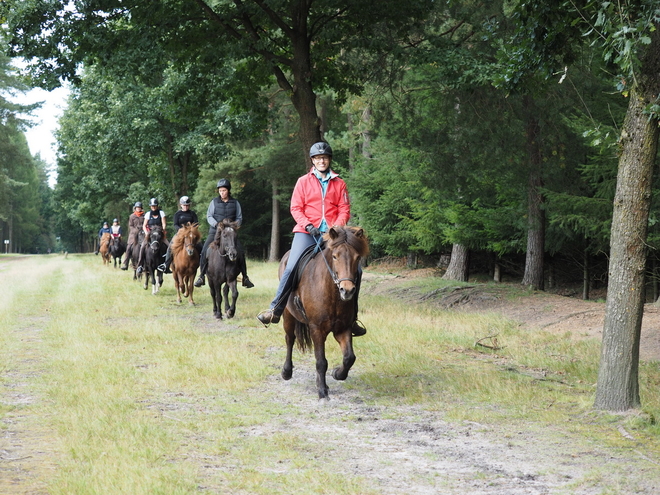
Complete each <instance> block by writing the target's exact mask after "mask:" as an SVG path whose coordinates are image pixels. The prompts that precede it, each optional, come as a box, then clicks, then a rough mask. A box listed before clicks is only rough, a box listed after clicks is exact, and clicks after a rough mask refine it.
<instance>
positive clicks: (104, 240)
mask: <svg viewBox="0 0 660 495" xmlns="http://www.w3.org/2000/svg"><path fill="white" fill-rule="evenodd" d="M111 242H112V235H110V234H109V233H108V232H106V233H104V234H103V235H102V236H101V240H100V241H99V253H100V254H101V259H102V260H103V265H108V264H110V261H111V260H112V254H111V253H110V243H111Z"/></svg>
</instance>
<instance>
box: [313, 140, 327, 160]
mask: <svg viewBox="0 0 660 495" xmlns="http://www.w3.org/2000/svg"><path fill="white" fill-rule="evenodd" d="M317 155H328V156H330V157H332V148H331V147H330V145H329V144H328V143H324V142H320V143H314V144H313V145H312V147H311V148H310V149H309V157H310V158H312V157H314V156H317Z"/></svg>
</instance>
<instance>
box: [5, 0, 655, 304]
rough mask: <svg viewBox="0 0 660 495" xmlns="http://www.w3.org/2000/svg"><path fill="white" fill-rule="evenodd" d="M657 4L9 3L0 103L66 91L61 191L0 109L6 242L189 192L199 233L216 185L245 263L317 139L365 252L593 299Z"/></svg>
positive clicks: (9, 108) (282, 225)
mask: <svg viewBox="0 0 660 495" xmlns="http://www.w3.org/2000/svg"><path fill="white" fill-rule="evenodd" d="M655 3H656V2H623V4H621V3H619V4H618V6H612V5H611V4H610V3H609V2H563V1H550V2H547V1H546V2H524V1H494V2H476V1H431V0H418V1H415V2H402V1H400V0H388V1H381V2H373V1H370V0H358V1H353V0H351V1H336V0H333V1H331V0H323V1H315V2H311V1H273V2H263V1H259V0H255V1H246V2H239V1H208V2H203V1H202V0H195V1H192V0H167V1H161V2H141V1H133V0H129V1H119V0H113V1H104V2H99V1H78V2H71V3H68V2H59V1H53V0H51V1H37V0H21V1H12V0H9V1H4V2H2V3H1V4H0V15H1V16H2V26H3V35H2V39H1V43H2V47H3V50H4V52H5V54H6V55H5V56H3V57H2V59H1V60H0V95H7V94H10V93H12V92H15V91H17V90H25V89H27V88H28V87H30V86H34V85H38V86H41V87H44V88H47V89H48V88H53V87H56V86H57V85H59V84H61V83H62V82H63V81H68V82H70V83H71V84H72V95H71V97H70V100H69V103H68V108H67V110H66V111H65V113H64V115H63V117H62V118H61V121H60V129H59V132H58V135H57V139H58V149H59V152H58V161H57V184H56V185H55V187H54V189H50V188H49V187H48V185H47V175H46V172H45V170H44V168H45V165H44V163H43V162H42V161H41V160H40V158H39V157H33V156H30V153H29V151H28V148H27V145H26V143H25V139H24V137H23V135H22V132H23V131H24V130H25V128H26V127H25V126H26V125H27V124H26V122H25V121H24V120H22V119H21V118H19V117H18V116H20V115H21V112H25V111H26V110H29V109H26V108H24V107H19V106H17V105H12V104H10V103H9V102H8V100H7V99H6V98H4V96H1V97H0V112H1V113H0V123H1V126H0V150H1V152H0V229H1V231H2V237H3V239H9V240H10V244H9V246H7V247H8V250H9V251H10V252H22V253H35V252H41V253H43V252H46V251H47V249H48V248H51V249H53V250H56V251H61V250H66V251H69V252H89V251H91V250H92V249H93V247H94V242H95V240H96V235H97V232H98V229H99V228H100V227H101V224H102V222H103V221H106V220H108V221H111V220H112V219H113V218H115V217H117V218H119V219H120V221H121V222H122V224H123V225H124V226H125V225H126V220H127V218H128V216H129V215H130V213H131V211H132V205H133V203H134V202H135V201H142V202H143V203H146V202H147V201H148V200H149V198H150V197H157V198H159V199H160V201H161V205H163V208H164V209H165V211H166V212H167V213H168V214H169V217H170V218H171V217H172V214H173V213H174V211H175V210H176V208H177V207H178V205H177V203H178V198H179V197H180V196H182V195H189V196H191V197H192V198H193V200H194V206H193V209H194V210H196V211H197V212H198V214H199V216H200V219H203V217H204V213H205V210H206V207H207V205H208V202H209V201H210V199H212V197H213V196H214V195H215V194H216V190H215V183H216V182H217V180H218V179H219V178H221V177H226V178H229V179H230V180H231V181H232V184H233V190H232V193H233V195H234V196H235V197H236V198H237V199H239V201H240V202H241V204H242V205H243V209H244V218H245V222H244V226H243V228H242V230H241V239H242V242H243V244H244V246H245V247H246V249H247V251H248V256H249V257H251V258H253V259H270V260H275V259H278V258H279V256H280V255H281V254H282V253H283V251H284V250H286V249H287V246H288V245H289V242H290V234H289V233H290V231H291V227H292V219H291V217H290V215H289V213H288V199H289V197H290V193H291V190H292V188H293V185H294V183H295V180H296V178H297V177H298V176H299V175H301V174H303V173H304V172H305V171H306V170H307V169H308V167H309V161H308V160H307V159H306V154H305V150H306V149H308V148H309V144H310V143H311V142H314V141H316V140H318V139H324V140H327V141H328V142H330V143H331V145H332V147H333V149H334V151H335V156H334V163H333V167H334V169H335V170H336V171H338V172H339V173H340V174H341V175H342V176H343V177H344V178H345V180H346V181H347V183H348V185H349V190H350V192H351V197H352V203H353V220H352V222H353V223H354V224H359V225H361V226H363V227H364V228H365V229H366V231H367V232H368V234H369V236H370V239H371V249H372V255H373V257H374V258H381V257H384V256H394V257H403V256H406V257H407V258H408V260H409V262H410V263H419V262H424V263H431V264H436V265H444V266H446V265H447V263H448V260H449V259H450V255H451V254H452V252H453V255H451V260H452V261H455V262H457V263H458V264H457V265H456V266H451V265H450V266H449V269H450V270H449V273H448V275H449V276H450V277H451V278H454V279H458V280H465V279H467V277H468V274H469V271H470V270H471V271H472V272H473V273H474V272H476V271H479V272H482V273H484V272H487V273H490V274H491V275H492V276H493V277H495V278H496V279H498V280H499V279H501V277H502V276H507V275H508V276H511V277H514V278H522V279H523V283H525V284H526V285H529V286H532V287H534V288H537V289H543V288H546V287H552V286H553V285H554V284H555V283H556V282H557V280H558V279H559V280H562V281H565V282H566V281H568V282H573V283H575V282H577V283H580V281H584V288H583V296H584V297H585V298H588V297H589V290H590V289H592V288H594V287H602V286H604V285H606V284H607V257H608V252H609V242H610V228H611V222H612V204H613V199H614V194H615V187H616V174H617V166H618V160H619V152H620V143H619V137H620V134H621V129H622V125H623V122H624V118H625V115H626V109H627V106H628V96H629V90H630V86H631V82H630V81H629V76H628V74H633V77H634V68H635V63H636V62H638V59H639V55H638V53H639V48H640V47H642V48H643V47H645V46H647V45H648V44H649V43H650V38H649V32H652V31H653V29H654V27H653V26H654V22H656V20H657V14H658V11H657V7H656V6H655V5H654V4H655ZM642 22H643V23H642ZM649 30H650V31H649ZM18 56H20V57H23V58H24V59H25V60H26V61H27V62H28V68H27V69H26V70H25V71H24V73H19V72H18V71H17V70H15V69H14V68H13V66H12V63H11V62H12V57H18ZM310 102H311V103H310ZM649 115H650V116H651V117H653V116H654V114H653V111H652V110H651V113H650V114H649ZM654 177H655V176H654ZM656 188H657V179H655V180H654V190H655V189H656ZM658 214H659V210H658V205H657V202H656V201H654V202H653V205H652V208H651V213H650V219H649V222H648V228H649V232H648V233H649V235H648V239H647V240H646V243H647V245H648V247H649V248H650V250H649V253H650V256H649V259H648V263H647V268H648V274H649V275H651V276H650V277H648V279H647V280H650V281H651V287H652V288H653V290H650V291H649V296H648V297H649V299H653V300H655V299H656V298H657V297H658V290H657V283H655V282H654V280H655V278H654V276H653V275H654V273H655V266H656V264H657V258H658V257H657V248H658V246H660V235H659V234H660V231H659V229H658V225H657V223H658V222H657V219H658ZM202 227H203V228H205V227H206V225H205V222H204V221H202Z"/></svg>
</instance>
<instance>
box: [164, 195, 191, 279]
mask: <svg viewBox="0 0 660 495" xmlns="http://www.w3.org/2000/svg"><path fill="white" fill-rule="evenodd" d="M190 204H191V201H190V198H189V197H188V196H181V199H179V206H181V209H180V210H179V211H177V212H176V213H175V214H174V219H173V224H174V235H173V236H172V240H174V237H176V235H177V233H178V232H179V229H180V228H181V227H183V226H184V225H186V224H187V223H189V222H190V223H199V220H197V213H195V212H194V211H192V210H191V209H190ZM197 247H198V246H195V248H197ZM197 250H198V251H201V249H197ZM171 264H172V243H171V242H170V245H169V247H168V248H167V253H165V263H162V264H161V265H159V266H158V269H159V270H160V271H161V272H163V273H172V271H171V270H170V265H171Z"/></svg>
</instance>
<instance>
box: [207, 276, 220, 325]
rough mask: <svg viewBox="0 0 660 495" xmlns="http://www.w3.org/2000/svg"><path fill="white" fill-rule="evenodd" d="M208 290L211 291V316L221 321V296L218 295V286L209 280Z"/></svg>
mask: <svg viewBox="0 0 660 495" xmlns="http://www.w3.org/2000/svg"><path fill="white" fill-rule="evenodd" d="M209 289H210V290H211V299H212V300H213V316H215V317H216V318H217V319H218V320H222V306H221V305H222V294H221V293H220V284H216V281H215V280H211V279H210V278H209Z"/></svg>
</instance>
